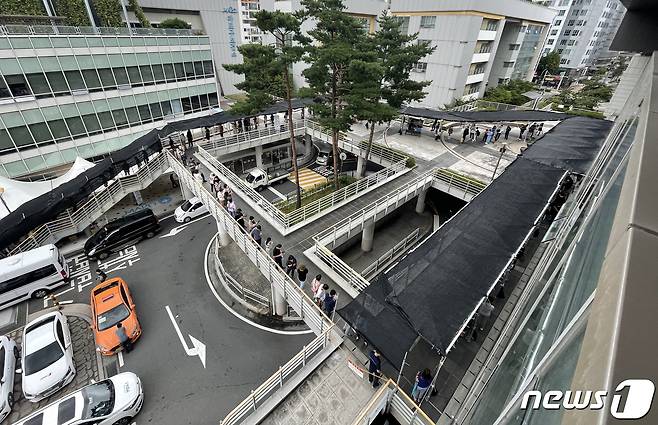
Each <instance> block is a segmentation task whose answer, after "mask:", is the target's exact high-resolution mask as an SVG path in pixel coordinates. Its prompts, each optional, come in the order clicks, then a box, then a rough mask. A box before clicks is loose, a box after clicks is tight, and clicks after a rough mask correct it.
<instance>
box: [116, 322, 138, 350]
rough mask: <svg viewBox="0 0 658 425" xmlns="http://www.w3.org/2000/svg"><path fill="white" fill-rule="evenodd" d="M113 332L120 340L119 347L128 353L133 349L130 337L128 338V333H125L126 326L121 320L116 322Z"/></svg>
mask: <svg viewBox="0 0 658 425" xmlns="http://www.w3.org/2000/svg"><path fill="white" fill-rule="evenodd" d="M114 333H115V334H116V335H117V336H118V337H119V341H120V342H121V347H123V349H124V350H125V351H126V353H130V352H131V351H132V349H133V343H132V341H130V338H128V334H127V333H126V328H124V327H123V325H121V322H119V323H117V328H116V330H115V331H114Z"/></svg>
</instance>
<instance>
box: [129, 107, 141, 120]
mask: <svg viewBox="0 0 658 425" xmlns="http://www.w3.org/2000/svg"><path fill="white" fill-rule="evenodd" d="M126 115H127V116H128V120H129V121H130V123H131V124H139V112H138V111H137V107H135V106H131V107H130V108H126Z"/></svg>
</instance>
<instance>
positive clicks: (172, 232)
mask: <svg viewBox="0 0 658 425" xmlns="http://www.w3.org/2000/svg"><path fill="white" fill-rule="evenodd" d="M185 229H187V224H186V225H185V226H178V227H174V228H173V229H171V230H170V231H169V233H167V234H166V235H162V236H160V239H162V238H168V237H170V236H176V235H177V234H179V233H180V232H182V231H183V230H185Z"/></svg>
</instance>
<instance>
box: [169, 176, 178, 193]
mask: <svg viewBox="0 0 658 425" xmlns="http://www.w3.org/2000/svg"><path fill="white" fill-rule="evenodd" d="M169 181H171V188H172V189H176V188H177V187H178V182H177V181H176V177H174V173H171V174H169Z"/></svg>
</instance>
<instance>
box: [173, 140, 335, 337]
mask: <svg viewBox="0 0 658 425" xmlns="http://www.w3.org/2000/svg"><path fill="white" fill-rule="evenodd" d="M167 157H168V159H169V164H170V166H171V168H172V169H173V170H174V172H176V174H177V175H178V176H179V178H180V182H181V184H186V185H187V187H189V188H190V190H191V191H192V192H193V193H194V195H195V196H196V197H197V198H199V199H200V200H201V202H202V203H203V204H204V205H205V206H206V207H207V208H208V211H209V212H210V214H211V215H212V216H213V217H214V218H215V220H216V221H217V226H219V227H220V228H222V229H223V230H224V231H226V232H227V233H228V235H229V236H230V237H231V239H233V240H234V241H235V244H236V245H237V246H238V247H239V248H240V249H241V250H242V252H244V253H245V254H246V257H247V258H248V259H249V260H250V261H251V262H252V263H253V264H254V265H255V266H256V267H257V268H258V269H259V270H260V272H261V273H262V274H263V276H265V278H267V280H268V281H269V282H270V283H271V284H272V291H277V292H278V294H280V296H282V297H283V299H284V300H285V301H286V302H287V303H288V305H290V306H292V307H293V308H294V309H295V311H296V312H297V314H298V315H299V317H301V318H302V319H303V320H304V322H305V323H306V324H307V325H308V327H309V328H310V329H311V330H313V332H315V333H316V334H318V335H319V334H322V333H323V332H324V331H325V330H327V329H329V328H330V327H331V326H333V322H332V321H331V319H329V318H328V317H327V316H326V315H325V314H324V312H323V311H322V310H321V309H320V308H319V307H318V306H317V305H316V304H315V303H314V302H313V300H312V299H311V298H309V296H308V295H306V293H304V291H303V290H302V289H300V288H299V286H298V285H297V284H296V283H295V282H294V281H293V280H292V279H291V278H290V276H288V275H287V274H286V273H285V272H284V271H283V270H282V269H281V268H280V267H279V266H278V265H277V264H276V263H275V262H274V259H273V258H272V257H271V256H270V255H268V253H267V252H266V251H265V250H264V249H263V248H262V247H261V246H260V245H258V244H257V243H256V242H255V241H254V240H253V239H252V238H251V237H250V236H248V235H247V234H246V233H245V232H244V229H243V228H242V226H240V225H239V224H238V222H237V221H235V219H234V218H233V217H232V216H231V215H230V214H229V213H228V212H227V211H226V210H225V209H224V207H222V205H221V204H220V203H219V200H217V198H216V197H215V196H214V195H213V194H212V193H210V191H208V189H206V187H205V186H203V183H201V182H199V181H197V180H196V179H195V178H194V177H193V176H192V173H191V172H190V170H188V169H187V168H186V167H185V166H184V165H183V164H182V163H181V162H180V161H179V160H178V159H176V158H175V157H174V156H173V155H172V154H171V153H169V152H167Z"/></svg>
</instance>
